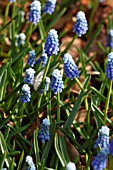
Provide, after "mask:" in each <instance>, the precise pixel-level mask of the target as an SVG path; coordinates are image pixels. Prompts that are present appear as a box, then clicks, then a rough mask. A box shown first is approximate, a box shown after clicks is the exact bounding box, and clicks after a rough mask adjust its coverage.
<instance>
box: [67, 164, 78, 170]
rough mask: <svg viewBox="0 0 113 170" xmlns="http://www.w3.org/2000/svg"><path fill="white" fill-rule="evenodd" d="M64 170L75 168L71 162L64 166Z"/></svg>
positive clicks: (73, 169)
mask: <svg viewBox="0 0 113 170" xmlns="http://www.w3.org/2000/svg"><path fill="white" fill-rule="evenodd" d="M66 170H76V166H75V164H74V163H73V162H69V163H68V164H67V165H66Z"/></svg>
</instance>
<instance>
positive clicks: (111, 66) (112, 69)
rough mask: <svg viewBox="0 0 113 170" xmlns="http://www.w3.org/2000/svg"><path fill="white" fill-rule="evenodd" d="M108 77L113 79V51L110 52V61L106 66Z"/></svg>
mask: <svg viewBox="0 0 113 170" xmlns="http://www.w3.org/2000/svg"><path fill="white" fill-rule="evenodd" d="M106 77H107V78H108V79H110V80H113V52H111V53H109V54H108V63H107V67H106Z"/></svg>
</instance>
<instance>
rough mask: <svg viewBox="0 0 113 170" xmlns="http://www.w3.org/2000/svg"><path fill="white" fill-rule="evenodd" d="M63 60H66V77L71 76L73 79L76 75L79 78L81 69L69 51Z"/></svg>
mask: <svg viewBox="0 0 113 170" xmlns="http://www.w3.org/2000/svg"><path fill="white" fill-rule="evenodd" d="M63 60H64V73H65V74H66V77H68V78H70V79H71V80H73V79H74V77H76V78H78V77H79V71H78V68H77V66H76V64H75V62H74V60H73V58H72V56H71V55H70V54H69V53H66V54H65V55H64V57H63Z"/></svg>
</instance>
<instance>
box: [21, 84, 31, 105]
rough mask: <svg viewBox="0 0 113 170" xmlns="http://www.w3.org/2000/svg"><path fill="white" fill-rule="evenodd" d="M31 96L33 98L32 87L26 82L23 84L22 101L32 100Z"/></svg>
mask: <svg viewBox="0 0 113 170" xmlns="http://www.w3.org/2000/svg"><path fill="white" fill-rule="evenodd" d="M30 98H31V92H30V87H29V86H28V84H24V85H23V86H22V95H21V98H20V102H21V103H26V102H30Z"/></svg>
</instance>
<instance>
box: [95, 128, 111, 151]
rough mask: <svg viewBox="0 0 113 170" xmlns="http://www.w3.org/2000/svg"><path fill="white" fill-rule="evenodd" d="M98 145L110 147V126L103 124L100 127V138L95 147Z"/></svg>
mask: <svg viewBox="0 0 113 170" xmlns="http://www.w3.org/2000/svg"><path fill="white" fill-rule="evenodd" d="M98 145H99V146H100V147H101V148H103V147H106V146H107V147H109V128H108V127H107V126H102V127H101V129H99V134H98V139H97V140H96V143H95V145H94V147H95V148H97V147H98Z"/></svg>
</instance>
